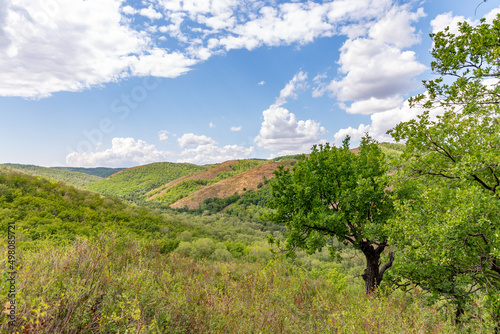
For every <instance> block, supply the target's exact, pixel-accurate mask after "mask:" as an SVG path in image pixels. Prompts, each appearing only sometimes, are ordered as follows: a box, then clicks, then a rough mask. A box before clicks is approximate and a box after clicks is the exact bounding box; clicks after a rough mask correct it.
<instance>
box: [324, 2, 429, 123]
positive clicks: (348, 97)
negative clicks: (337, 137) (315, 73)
mask: <svg viewBox="0 0 500 334" xmlns="http://www.w3.org/2000/svg"><path fill="white" fill-rule="evenodd" d="M423 16H425V13H424V12H423V10H422V9H418V10H417V11H416V12H410V11H408V10H407V9H406V8H405V7H397V6H394V7H392V9H391V10H390V11H388V12H387V13H386V14H385V15H384V16H383V17H381V18H380V19H379V20H377V21H375V22H374V23H373V24H372V25H371V26H370V27H369V28H368V29H367V32H366V35H365V36H362V37H359V36H358V37H356V38H349V39H347V41H346V42H345V43H344V44H343V46H342V47H341V49H340V51H341V55H340V59H339V61H338V63H339V65H340V68H339V72H340V73H341V74H342V75H343V77H342V78H341V79H340V80H333V81H331V83H330V84H329V85H328V87H327V89H328V90H329V91H330V93H331V94H332V95H333V96H335V97H336V98H337V100H339V101H340V102H341V106H343V107H344V109H346V110H347V111H348V112H349V113H360V114H372V113H375V112H381V111H384V110H387V108H391V107H396V106H397V105H398V104H400V103H401V101H402V95H403V94H406V93H408V92H409V91H411V90H413V89H415V88H416V87H418V86H419V83H418V82H417V81H416V80H415V79H414V78H415V77H416V76H417V75H419V74H421V73H422V72H423V71H424V70H425V69H426V66H425V65H423V64H421V63H420V62H418V60H417V59H416V56H415V52H413V51H410V50H404V49H405V48H408V47H410V46H412V45H414V44H416V43H419V42H420V33H419V32H416V31H415V28H414V27H413V26H412V23H414V22H416V21H418V20H419V19H420V18H422V17H423ZM317 87H318V88H316V91H315V92H316V96H321V95H322V94H323V92H324V91H325V88H324V85H323V86H322V85H318V86H317ZM348 101H351V103H352V104H351V105H348V104H347V102H348Z"/></svg>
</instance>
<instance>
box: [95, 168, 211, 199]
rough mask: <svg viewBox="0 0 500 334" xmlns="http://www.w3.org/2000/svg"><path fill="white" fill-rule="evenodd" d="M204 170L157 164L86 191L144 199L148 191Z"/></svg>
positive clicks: (133, 171)
mask: <svg viewBox="0 0 500 334" xmlns="http://www.w3.org/2000/svg"><path fill="white" fill-rule="evenodd" d="M206 168H207V167H206V166H197V165H192V164H187V163H170V162H157V163H152V164H149V165H145V166H139V167H134V168H129V169H126V170H123V171H122V172H120V173H117V174H114V175H112V176H110V177H109V178H108V179H104V180H101V181H99V182H96V183H93V184H90V185H88V186H87V187H86V189H89V190H92V191H96V192H98V193H100V194H104V195H113V196H118V197H123V198H126V199H129V200H138V199H144V198H145V197H146V196H145V195H146V193H147V192H148V191H150V190H153V189H155V188H158V187H160V186H162V185H164V184H166V183H168V182H170V181H173V180H175V179H177V178H180V177H182V176H185V175H189V174H191V173H195V172H198V171H201V170H204V169H206Z"/></svg>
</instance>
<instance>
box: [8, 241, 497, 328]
mask: <svg viewBox="0 0 500 334" xmlns="http://www.w3.org/2000/svg"><path fill="white" fill-rule="evenodd" d="M0 245H5V242H3V240H2V242H0ZM5 251H6V247H5V246H3V247H2V249H1V252H2V253H5ZM214 254H215V252H214ZM19 260H20V262H21V263H22V264H23V268H22V269H20V270H18V282H22V285H23V288H22V291H20V292H19V293H18V295H17V307H18V308H17V316H18V318H17V319H18V321H17V325H16V327H14V328H12V327H11V328H7V322H6V316H5V314H3V313H2V314H1V315H0V331H1V332H11V331H13V332H16V331H18V332H20V333H28V334H31V333H37V334H48V333H50V334H52V333H127V332H129V333H130V332H133V333H295V332H297V330H299V331H300V332H303V333H456V332H457V328H456V327H455V326H454V325H453V324H452V323H450V321H448V320H447V319H446V318H445V317H444V316H443V315H442V314H440V313H439V312H438V311H437V310H436V308H433V307H428V306H425V305H424V304H423V303H421V302H420V301H419V300H418V296H406V297H405V296H401V295H398V294H395V295H392V296H390V297H381V298H378V299H374V298H366V297H365V296H363V295H361V294H346V293H342V292H340V291H339V290H338V289H335V284H337V282H338V280H339V278H338V275H337V274H336V273H334V272H332V273H331V275H330V276H329V278H328V279H323V278H322V277H314V275H313V274H309V273H307V272H304V271H303V270H301V269H298V268H296V267H294V266H292V265H290V264H289V263H287V262H285V261H280V260H274V261H270V262H269V263H268V264H265V265H264V264H260V263H243V262H212V261H208V260H206V259H200V260H196V259H193V258H186V257H182V256H180V255H178V254H176V253H173V254H167V255H162V254H160V253H158V252H157V251H156V250H155V248H154V247H151V245H150V244H148V243H138V242H137V241H134V240H132V239H127V238H118V239H117V238H116V237H114V236H106V237H105V236H100V237H98V238H95V239H93V240H86V239H78V240H75V242H74V243H72V244H71V245H68V246H67V247H63V248H58V247H54V246H52V245H48V244H47V245H44V246H43V247H40V248H39V249H37V250H36V251H33V252H30V251H26V252H24V253H22V254H20V258H19ZM0 265H1V267H2V270H3V269H4V268H5V265H6V263H5V260H4V258H2V259H0ZM332 284H333V285H334V286H333V287H332ZM0 287H1V291H4V290H5V287H6V282H5V281H4V280H2V281H1V282H0ZM467 326H468V327H469V330H471V331H472V332H475V333H481V332H482V333H487V332H488V331H490V330H491V327H490V324H489V323H488V322H487V323H480V322H478V321H471V322H470V324H468V325H467Z"/></svg>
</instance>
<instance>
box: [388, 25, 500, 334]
mask: <svg viewBox="0 0 500 334" xmlns="http://www.w3.org/2000/svg"><path fill="white" fill-rule="evenodd" d="M499 34H500V19H499V18H497V19H496V20H494V21H493V23H492V24H491V25H489V24H486V23H485V21H484V20H482V21H481V24H480V25H478V26H475V27H473V26H470V25H469V24H468V23H466V22H464V23H461V24H460V25H459V33H458V34H457V35H455V34H452V33H450V32H449V30H448V29H446V30H445V31H444V32H439V33H436V34H434V35H432V37H433V38H434V48H433V50H432V55H433V56H434V61H433V62H432V63H431V67H432V69H433V71H434V72H436V73H438V74H440V75H442V76H443V77H439V78H437V79H434V80H429V81H424V86H425V87H426V89H427V93H425V94H421V95H419V96H416V97H415V98H413V99H411V104H412V106H414V107H415V106H420V107H422V108H423V109H424V112H423V113H422V115H420V116H418V117H417V119H414V120H411V121H408V122H404V123H401V124H399V125H398V126H397V127H396V128H395V129H394V130H392V133H391V134H392V136H393V137H394V139H396V140H397V141H406V148H405V151H404V153H403V155H402V161H401V165H402V166H404V168H403V169H402V170H401V172H400V173H399V175H397V176H396V178H397V180H399V181H400V182H398V183H397V184H396V188H395V190H396V193H397V194H398V195H397V200H398V201H397V202H398V203H397V205H396V208H397V217H396V218H395V219H394V220H393V221H392V223H391V224H390V226H389V229H388V231H390V232H391V239H392V242H394V243H397V244H398V247H399V249H400V253H399V259H400V260H399V261H397V263H398V265H397V268H396V269H397V272H398V273H399V276H398V277H399V278H400V279H404V280H409V281H410V282H412V283H415V284H419V285H422V286H424V287H425V288H426V289H429V291H430V292H431V293H432V294H433V296H435V297H443V298H446V299H447V300H451V301H452V302H453V303H454V304H455V305H456V307H457V318H458V317H460V315H461V313H462V312H463V310H464V309H466V308H469V307H473V305H474V304H473V303H472V302H471V299H472V298H473V296H472V294H474V293H479V294H482V295H483V296H488V298H490V297H491V296H492V295H495V294H496V295H498V294H499V293H500V252H499V249H500V218H499V217H500V188H499V186H500V181H499V180H500V122H499V118H498V117H499V116H500V108H499V106H498V96H499V93H500V86H499V85H498V84H497V83H496V79H495V82H492V81H491V80H489V79H490V78H498V76H499V75H500V72H499V69H498V55H499V54H500V46H499V45H498V35H499ZM446 76H448V78H450V80H448V79H446V80H445V78H444V77H446ZM436 108H438V109H437V110H438V111H439V110H441V111H444V113H443V114H442V115H439V116H434V115H433V113H434V112H435V111H436ZM495 303H496V302H495V300H492V301H490V304H491V305H496V304H495ZM495 307H498V306H495ZM492 314H497V322H498V324H499V328H500V316H499V315H500V309H498V308H497V309H496V310H492Z"/></svg>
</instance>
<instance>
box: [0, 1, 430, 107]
mask: <svg viewBox="0 0 500 334" xmlns="http://www.w3.org/2000/svg"><path fill="white" fill-rule="evenodd" d="M54 4H55V5H54ZM144 6H148V7H144ZM141 7H142V8H141ZM47 8H49V10H47ZM391 8H392V9H391ZM395 8H396V9H399V8H403V7H398V6H393V1H392V0H358V1H351V0H332V1H327V2H324V3H316V2H313V1H307V2H296V1H294V0H290V2H286V3H275V2H268V3H264V2H261V1H250V2H242V1H239V0H203V1H199V0H183V1H181V0H151V1H142V2H139V3H137V4H135V3H134V4H130V3H128V4H127V3H125V2H124V1H123V0H101V1H97V0H87V1H55V2H54V1H53V2H50V4H48V5H45V6H43V5H42V3H41V2H36V1H35V2H34V1H31V0H17V1H16V5H13V4H12V0H5V1H3V2H1V3H0V16H1V19H0V59H2V62H0V96H23V97H31V98H33V97H34V98H39V97H45V96H49V95H50V94H51V93H53V92H57V91H80V90H83V89H88V88H90V87H93V86H96V85H97V86H98V85H102V84H105V83H108V82H113V81H118V80H122V79H123V78H126V77H129V76H148V75H153V76H161V77H169V78H173V77H177V76H179V75H182V74H184V73H186V72H188V71H189V70H190V69H191V68H192V67H193V66H194V65H196V64H198V63H200V62H203V61H205V60H207V59H209V58H210V57H212V56H213V55H216V54H221V53H225V52H227V51H229V50H231V49H241V48H247V49H254V48H256V47H259V46H262V45H266V46H282V45H290V44H297V45H304V44H307V43H311V42H312V41H314V40H315V39H317V38H320V37H325V36H333V35H339V34H349V36H351V37H352V45H348V44H346V45H348V46H346V48H345V49H344V50H343V54H345V57H350V56H351V55H352V53H353V52H350V47H353V48H357V47H358V46H356V45H354V44H356V43H355V41H356V39H355V37H354V36H357V37H358V36H364V35H366V34H368V35H369V36H368V39H370V40H376V41H378V42H379V44H377V45H372V46H371V47H372V48H373V49H374V48H378V47H379V46H380V44H381V43H382V44H383V43H388V44H389V45H391V46H392V47H393V48H395V51H394V50H392V49H390V48H387V47H386V48H382V51H381V53H380V55H379V57H378V58H379V59H380V60H379V62H380V61H381V59H382V58H383V57H386V56H389V58H388V63H390V64H393V65H401V64H402V65H403V66H407V67H408V68H409V70H408V73H406V72H403V73H402V74H403V75H407V76H410V75H411V74H412V73H415V72H418V71H419V68H418V66H416V65H418V63H417V62H416V60H415V59H414V54H413V53H411V52H410V51H406V52H398V51H400V50H399V49H398V48H400V47H403V46H407V45H410V44H412V43H415V42H416V41H417V40H418V36H419V35H418V33H416V32H415V31H414V29H413V28H412V26H411V24H409V23H411V22H414V21H415V20H417V19H418V18H419V17H421V16H422V15H423V14H422V13H421V12H418V11H417V12H415V13H410V12H408V11H406V10H405V9H404V8H403V9H402V10H396V9H395ZM1 13H3V14H1ZM62 13H64V15H61V14H62ZM384 13H386V15H385V16H383V15H384ZM133 15H141V16H144V17H147V18H149V19H150V20H158V22H161V23H159V24H158V25H151V22H141V20H135V17H134V16H133ZM380 17H382V19H380V20H378V21H377V19H378V18H380ZM142 21H143V20H142ZM155 22H156V21H155ZM374 22H377V23H374ZM390 22H396V23H397V27H396V28H395V29H392V30H391V29H390V27H389V23H390ZM346 27H347V28H346ZM353 31H356V33H353ZM103 36H105V38H103ZM365 39H367V38H365ZM162 41H172V42H173V43H172V45H173V46H169V48H168V49H167V48H163V47H161V46H160V45H163V42H162ZM391 43H392V44H391ZM373 49H371V50H372V51H373ZM369 51H370V50H364V52H363V53H362V54H363V55H364V56H366V57H368V56H371V55H373V53H371V52H369ZM345 57H344V58H345ZM394 58H398V59H402V60H401V61H399V62H398V61H394ZM359 60H362V61H364V60H365V59H359ZM341 65H342V66H343V69H344V70H345V71H347V72H344V73H348V74H347V75H346V79H345V80H341V81H340V83H342V84H346V86H349V85H354V84H357V83H358V80H356V78H355V72H356V70H355V69H354V68H352V67H349V64H348V63H347V60H346V59H341ZM371 68H375V67H371ZM397 74H401V73H397ZM395 75H396V74H395ZM353 76H354V77H353ZM347 77H348V78H347ZM391 78H394V76H392V77H388V78H387V79H391ZM405 78H407V77H405ZM401 81H404V80H403V79H401ZM259 84H264V82H263V81H262V82H261V83H259ZM403 87H404V88H407V87H408V85H405V86H403ZM332 88H335V87H332ZM337 88H338V87H337ZM285 89H286V87H285ZM366 89H369V87H368V88H365V90H366ZM402 89H403V88H402ZM320 93H321V92H320V91H316V92H315V93H313V94H316V95H318V94H320ZM339 94H340V93H339ZM342 94H347V93H344V92H342ZM347 95H348V94H347ZM369 97H372V96H369ZM373 97H377V98H380V97H379V96H375V95H374V96H373ZM345 101H348V100H345Z"/></svg>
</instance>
